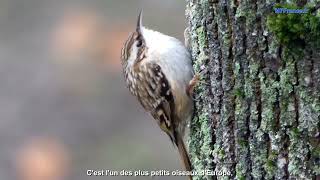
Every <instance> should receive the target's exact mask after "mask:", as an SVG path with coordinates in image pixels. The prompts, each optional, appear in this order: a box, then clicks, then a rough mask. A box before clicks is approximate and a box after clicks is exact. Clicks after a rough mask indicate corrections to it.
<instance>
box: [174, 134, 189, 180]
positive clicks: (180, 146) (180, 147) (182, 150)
mask: <svg viewBox="0 0 320 180" xmlns="http://www.w3.org/2000/svg"><path fill="white" fill-rule="evenodd" d="M175 143H176V145H177V147H178V150H179V154H180V157H181V161H182V163H183V165H184V168H185V170H186V171H189V172H191V171H192V167H191V162H190V158H189V155H188V152H187V150H186V146H185V145H184V142H183V139H182V137H181V135H180V134H179V133H178V134H177V136H176V141H175ZM188 179H189V180H192V176H191V175H190V176H188Z"/></svg>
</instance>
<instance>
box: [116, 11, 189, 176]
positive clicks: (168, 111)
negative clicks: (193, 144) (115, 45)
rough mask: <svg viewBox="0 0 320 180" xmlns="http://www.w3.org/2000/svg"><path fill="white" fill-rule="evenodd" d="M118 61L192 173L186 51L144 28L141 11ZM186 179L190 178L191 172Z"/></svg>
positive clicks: (178, 43) (172, 40) (131, 86)
mask: <svg viewBox="0 0 320 180" xmlns="http://www.w3.org/2000/svg"><path fill="white" fill-rule="evenodd" d="M121 64H122V71H123V74H124V79H125V82H126V85H127V88H128V89H129V91H130V92H131V94H132V95H134V96H136V97H137V99H138V101H139V102H140V104H141V105H142V107H143V108H144V109H145V110H146V111H147V112H148V113H150V114H151V115H152V117H153V119H154V120H155V121H156V122H157V124H158V125H159V127H160V129H161V130H162V131H163V132H165V133H166V134H167V135H168V136H169V138H170V140H171V142H172V143H173V144H174V145H175V146H176V147H177V149H178V151H179V154H180V159H181V161H182V164H183V166H184V170H185V171H188V172H191V171H192V164H191V161H190V158H189V155H188V152H187V149H186V146H185V143H184V140H183V137H184V134H185V129H186V125H187V122H190V121H191V120H192V118H193V114H194V102H193V101H194V100H193V97H192V92H193V88H194V85H195V76H194V71H193V67H192V60H191V55H190V52H189V50H188V49H187V48H186V47H185V46H184V44H183V43H182V42H181V41H179V40H178V39H176V38H174V37H171V36H168V35H165V34H162V33H160V32H158V31H154V30H151V29H148V28H146V27H144V26H143V24H142V10H141V11H140V13H139V15H138V21H137V25H136V28H135V31H133V32H131V33H130V35H129V36H128V38H127V39H126V41H125V43H124V46H123V48H122V50H121ZM188 179H190V180H192V176H191V175H190V174H189V175H188Z"/></svg>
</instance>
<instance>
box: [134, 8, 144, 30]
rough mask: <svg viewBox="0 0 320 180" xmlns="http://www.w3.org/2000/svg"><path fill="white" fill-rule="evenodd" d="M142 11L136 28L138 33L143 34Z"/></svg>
mask: <svg viewBox="0 0 320 180" xmlns="http://www.w3.org/2000/svg"><path fill="white" fill-rule="evenodd" d="M142 12H143V11H142V9H141V11H140V13H139V15H138V22H137V27H136V31H137V33H139V34H141V29H142Z"/></svg>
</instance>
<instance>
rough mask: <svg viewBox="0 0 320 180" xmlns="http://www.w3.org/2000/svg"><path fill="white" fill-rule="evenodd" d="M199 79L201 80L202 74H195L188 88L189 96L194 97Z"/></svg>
mask: <svg viewBox="0 0 320 180" xmlns="http://www.w3.org/2000/svg"><path fill="white" fill-rule="evenodd" d="M199 80H200V76H199V75H198V74H195V75H194V76H193V78H192V79H191V80H190V81H189V84H188V86H187V89H186V91H187V94H188V96H190V97H192V95H193V92H194V88H195V86H196V84H198V82H199Z"/></svg>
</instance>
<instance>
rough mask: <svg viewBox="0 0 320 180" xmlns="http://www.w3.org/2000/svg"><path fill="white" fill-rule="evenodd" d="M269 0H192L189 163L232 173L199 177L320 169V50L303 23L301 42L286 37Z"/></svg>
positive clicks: (302, 173)
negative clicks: (192, 94) (192, 114)
mask: <svg viewBox="0 0 320 180" xmlns="http://www.w3.org/2000/svg"><path fill="white" fill-rule="evenodd" d="M271 3H272V2H271V1H266V0H245V1H227V0H187V9H186V16H187V20H188V29H189V39H190V41H191V43H190V44H191V54H192V59H193V64H194V70H195V72H196V73H197V74H199V75H200V76H201V78H200V79H201V81H200V83H199V84H198V85H197V86H196V89H195V104H196V113H195V118H194V119H193V121H192V122H191V123H190V129H191V133H190V137H189V141H188V144H189V152H190V156H191V160H192V164H193V166H194V170H196V171H201V170H204V169H210V170H217V171H219V170H225V171H229V172H230V173H231V174H230V175H228V176H214V177H211V176H197V177H195V178H194V179H273V178H275V179H290V178H298V179H301V178H305V179H311V178H316V176H318V175H319V174H320V167H319V164H320V148H319V142H320V135H319V127H320V120H319V118H320V105H319V102H320V50H319V47H318V46H316V45H315V44H317V43H314V41H316V40H313V41H311V38H308V35H307V34H306V33H307V32H306V31H299V33H304V34H303V35H304V36H303V37H304V39H303V40H304V41H305V46H304V47H303V46H291V45H290V46H288V43H291V41H290V40H289V41H286V42H285V43H283V42H284V41H283V40H281V37H280V38H279V33H280V31H279V29H277V31H274V28H273V27H276V26H277V24H276V23H273V22H271V21H272V18H270V16H269V15H272V13H273V11H272V6H271ZM304 18H306V17H304ZM303 20H304V21H305V22H311V21H312V22H316V21H318V19H316V20H315V19H314V18H312V20H311V21H309V20H308V19H303ZM294 22H296V21H294ZM270 24H271V26H273V27H271V26H270ZM309 25H310V24H309ZM315 27H318V26H315ZM280 34H281V33H280ZM313 35H317V32H315V33H314V34H313ZM293 47H295V49H296V50H297V51H294V50H295V49H294V48H293ZM297 52H299V53H297Z"/></svg>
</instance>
